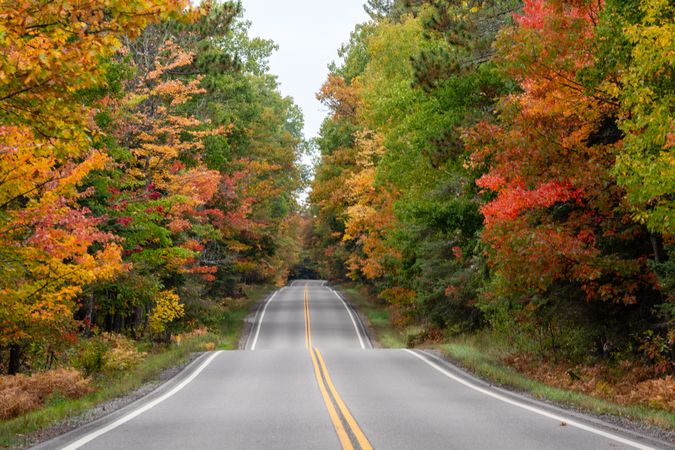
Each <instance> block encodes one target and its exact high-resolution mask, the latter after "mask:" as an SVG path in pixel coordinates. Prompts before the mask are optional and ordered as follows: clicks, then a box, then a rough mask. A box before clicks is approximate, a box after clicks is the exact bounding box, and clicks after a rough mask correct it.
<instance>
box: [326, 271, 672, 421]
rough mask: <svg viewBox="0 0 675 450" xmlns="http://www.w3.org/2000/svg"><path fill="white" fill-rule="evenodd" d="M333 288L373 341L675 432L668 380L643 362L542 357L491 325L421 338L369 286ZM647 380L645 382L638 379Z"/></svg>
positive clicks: (575, 405) (531, 391) (570, 404)
mask: <svg viewBox="0 0 675 450" xmlns="http://www.w3.org/2000/svg"><path fill="white" fill-rule="evenodd" d="M336 288H337V289H339V290H340V291H341V292H343V293H345V294H346V295H347V297H348V299H349V301H350V302H351V303H352V304H353V305H355V306H357V307H358V310H359V311H360V312H361V314H362V315H363V316H364V317H365V319H366V321H367V324H368V326H369V330H370V332H371V333H373V334H374V335H373V336H372V337H373V338H374V340H375V345H376V346H377V345H381V346H382V347H384V348H411V347H419V348H422V349H427V350H435V351H438V352H440V353H441V354H442V355H443V356H444V357H445V358H446V359H448V360H450V361H452V362H453V363H455V364H457V365H458V366H460V367H463V368H464V369H466V370H467V371H469V372H471V373H473V374H475V375H477V376H478V377H479V378H482V379H484V380H487V381H489V382H491V383H494V384H497V385H499V386H504V387H506V388H509V389H513V390H515V391H517V392H523V393H526V394H529V395H531V396H533V397H535V398H538V399H540V400H544V401H552V402H555V403H557V404H560V405H564V406H567V407H572V408H574V409H578V410H581V411H584V412H589V413H592V414H596V415H613V416H617V417H623V418H627V419H630V420H634V421H639V422H644V423H648V424H651V425H656V426H657V427H660V428H662V429H664V430H668V431H671V432H673V431H675V408H673V398H674V394H673V390H674V389H673V386H672V382H671V381H670V380H671V379H670V378H658V379H654V378H653V377H652V376H651V374H650V373H648V374H647V375H646V376H645V375H644V374H642V373H635V371H636V370H639V371H645V370H648V368H645V367H644V366H635V365H633V364H631V363H630V361H624V362H623V363H619V364H616V365H613V364H604V363H598V364H595V365H593V366H589V365H576V366H575V365H572V364H569V363H566V362H564V361H557V362H555V363H548V362H543V361H542V359H540V358H528V357H527V355H525V354H522V353H518V352H517V350H516V349H515V348H514V347H513V346H512V345H509V343H508V342H506V341H504V340H503V338H502V336H500V335H498V334H497V333H494V332H493V331H491V330H489V329H486V330H482V331H481V332H477V333H472V334H463V335H458V336H453V337H450V338H444V337H440V336H436V337H434V338H429V339H428V340H425V341H419V340H418V337H419V332H420V327H419V326H411V325H407V326H404V327H401V326H395V325H394V324H393V323H392V321H391V312H390V310H391V308H390V306H389V305H387V303H386V302H383V301H382V300H378V299H377V297H375V296H373V294H372V292H369V289H368V288H367V287H365V286H363V285H359V284H355V283H353V282H347V283H340V284H338V285H336ZM625 365H630V366H631V367H630V369H629V370H626V367H625ZM627 372H628V376H626V373H627ZM631 372H633V373H632V375H631ZM645 379H646V380H647V381H641V380H645ZM640 383H642V386H640Z"/></svg>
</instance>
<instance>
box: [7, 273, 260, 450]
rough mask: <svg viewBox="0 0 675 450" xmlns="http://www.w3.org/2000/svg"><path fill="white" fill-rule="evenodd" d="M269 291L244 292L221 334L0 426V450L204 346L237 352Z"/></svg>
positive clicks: (170, 350) (154, 376)
mask: <svg viewBox="0 0 675 450" xmlns="http://www.w3.org/2000/svg"><path fill="white" fill-rule="evenodd" d="M270 290H272V287H271V286H255V287H251V288H249V289H248V290H247V292H246V294H247V297H248V299H247V300H246V301H243V302H239V303H237V305H236V306H235V307H233V308H231V309H230V310H228V312H227V315H226V318H225V319H224V320H225V321H226V323H225V324H224V325H225V326H223V330H224V331H223V332H221V333H218V334H214V333H207V334H204V335H201V336H193V337H190V338H188V339H184V340H183V341H181V343H180V345H171V346H168V347H164V348H162V349H161V350H160V351H155V352H154V353H151V354H149V355H148V356H147V357H146V358H144V359H143V360H142V361H141V362H140V363H139V364H138V366H137V367H136V368H135V369H133V370H131V371H126V372H116V373H114V374H109V375H103V376H100V377H99V378H97V379H95V380H94V385H95V387H96V391H95V392H93V393H92V394H89V395H86V396H84V397H82V398H79V399H65V398H62V397H60V396H54V397H53V398H52V399H51V400H50V401H49V402H47V404H46V405H45V407H44V408H41V409H39V410H36V411H32V412H29V413H27V414H25V415H22V416H20V417H17V418H15V419H10V420H6V421H2V422H0V448H11V447H17V446H24V445H26V444H29V442H28V440H29V435H30V434H31V433H34V432H37V431H39V430H42V429H45V428H48V427H50V426H52V425H54V424H56V423H58V422H60V421H63V420H65V419H68V418H71V417H76V416H78V415H81V414H83V413H84V412H86V411H87V410H88V409H90V408H93V407H95V406H97V405H98V404H100V403H103V402H105V401H108V400H111V399H114V398H117V397H120V396H123V395H126V394H128V393H130V392H133V391H134V390H136V389H138V388H140V387H141V386H143V385H144V384H146V383H149V382H155V381H158V380H159V378H160V375H161V374H162V372H163V371H164V370H166V369H169V368H172V367H177V366H181V365H184V364H185V363H186V362H187V361H189V359H190V357H191V356H192V355H193V354H194V353H195V352H202V351H204V349H205V346H206V344H208V343H215V344H216V346H217V348H219V349H222V350H234V349H236V348H238V345H239V337H240V334H241V330H242V326H243V319H244V318H245V317H246V316H247V315H248V313H249V310H250V308H251V305H252V304H254V303H255V302H257V301H258V300H260V299H261V298H263V297H264V296H265V295H266V294H267V293H269V292H270Z"/></svg>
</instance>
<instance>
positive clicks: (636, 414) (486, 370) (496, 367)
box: [439, 333, 675, 430]
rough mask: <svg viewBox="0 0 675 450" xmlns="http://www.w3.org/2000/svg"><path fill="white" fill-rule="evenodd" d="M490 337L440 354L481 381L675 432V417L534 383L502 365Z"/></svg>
mask: <svg viewBox="0 0 675 450" xmlns="http://www.w3.org/2000/svg"><path fill="white" fill-rule="evenodd" d="M489 340H490V337H489V336H488V335H487V333H486V334H483V335H481V334H478V335H471V336H460V337H456V338H452V339H450V340H449V342H448V343H445V344H441V345H440V346H439V347H440V350H441V351H442V352H443V354H444V356H446V357H447V358H448V359H449V360H451V361H453V362H455V363H457V364H458V365H459V366H461V367H464V368H466V369H468V370H469V371H471V372H472V373H474V374H476V375H478V376H479V377H481V378H484V379H487V380H489V381H491V382H493V383H496V384H499V385H502V386H505V387H508V388H511V389H514V390H517V391H521V392H526V393H528V394H530V395H532V396H533V397H535V398H538V399H540V400H549V401H553V402H556V403H559V404H563V405H566V406H571V407H574V408H577V409H579V410H582V411H585V412H590V413H594V414H599V415H604V414H608V415H613V416H619V417H625V418H629V419H632V420H638V421H641V422H645V423H649V424H652V425H656V426H659V427H661V428H664V429H666V430H675V413H671V412H668V411H664V410H660V409H654V408H649V407H647V406H642V405H619V404H617V403H613V402H610V401H608V400H604V399H600V398H597V397H593V396H591V395H587V394H584V393H582V392H576V391H572V390H566V389H560V388H557V387H552V386H548V385H546V384H544V383H542V382H540V381H536V380H532V379H530V378H527V377H526V376H524V375H522V374H521V373H519V372H517V371H516V370H515V369H513V368H511V367H509V366H508V365H506V364H504V363H502V362H501V358H502V356H505V355H506V349H504V348H502V347H501V346H500V345H497V346H495V347H490V344H489V342H488V341H489Z"/></svg>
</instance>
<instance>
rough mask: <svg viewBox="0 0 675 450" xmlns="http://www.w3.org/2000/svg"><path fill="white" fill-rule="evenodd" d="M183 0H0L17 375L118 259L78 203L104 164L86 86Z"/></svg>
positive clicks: (5, 283)
mask: <svg viewBox="0 0 675 450" xmlns="http://www.w3.org/2000/svg"><path fill="white" fill-rule="evenodd" d="M186 5H187V1H186V0H141V1H134V2H128V1H124V0H80V1H77V2H72V1H65V0H51V1H47V0H20V1H12V2H7V1H3V2H0V300H1V301H0V330H1V331H0V348H9V350H10V361H9V364H8V371H9V372H11V373H14V372H16V371H17V370H18V369H19V366H20V356H21V350H22V347H24V346H25V344H27V343H29V342H34V343H35V342H36V341H39V340H42V342H43V343H47V342H59V339H58V338H59V336H62V335H63V334H65V333H67V332H68V331H69V330H70V320H71V319H70V318H71V317H72V311H73V308H74V306H75V303H74V299H75V298H76V296H77V295H78V294H79V293H80V292H81V291H82V288H83V286H85V285H86V284H88V283H91V282H93V281H96V280H100V279H106V278H110V277H111V276H113V275H114V273H116V272H117V271H119V270H120V269H121V267H122V266H121V260H120V249H119V246H118V245H117V244H116V243H115V242H114V238H113V236H112V235H109V234H107V233H102V232H100V231H99V230H98V227H97V225H98V221H97V220H96V219H95V218H93V217H91V214H90V213H89V211H88V210H87V209H85V208H82V207H81V206H79V204H78V201H79V200H81V199H82V198H83V197H85V196H87V195H88V194H89V191H87V190H84V191H81V189H79V188H78V187H79V186H80V185H81V182H82V180H83V179H84V178H85V177H86V176H87V175H88V174H89V173H90V172H91V171H92V170H96V169H100V168H102V167H104V165H105V164H106V162H107V161H108V158H107V157H106V156H105V154H104V153H103V152H100V151H96V150H94V149H93V147H94V146H93V142H94V140H95V139H96V134H97V130H96V127H95V125H94V124H93V120H92V117H93V114H94V111H93V110H92V109H91V108H90V107H88V106H87V105H86V103H85V102H84V100H83V98H84V96H82V95H81V93H82V92H83V91H84V90H91V89H94V88H97V87H99V86H101V85H103V84H104V82H105V81H104V79H105V74H106V65H105V61H106V59H107V58H109V57H110V56H111V55H112V54H113V53H114V52H115V51H116V50H117V49H118V48H119V46H120V41H119V40H120V38H121V37H122V36H130V37H134V36H136V35H137V34H138V33H139V32H140V31H141V30H142V29H143V28H144V27H145V26H146V25H147V24H148V23H151V22H153V21H156V20H159V19H160V18H162V17H167V16H168V15H170V14H178V13H182V12H183V11H184V10H185V8H186ZM37 343H38V344H40V342H37ZM38 346H39V345H38ZM43 347H44V346H43Z"/></svg>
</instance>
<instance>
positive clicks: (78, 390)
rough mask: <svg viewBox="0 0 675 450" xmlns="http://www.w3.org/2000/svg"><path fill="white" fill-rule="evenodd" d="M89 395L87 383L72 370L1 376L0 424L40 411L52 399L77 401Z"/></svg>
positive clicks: (89, 387) (79, 374)
mask: <svg viewBox="0 0 675 450" xmlns="http://www.w3.org/2000/svg"><path fill="white" fill-rule="evenodd" d="M91 391H92V387H91V385H90V380H89V379H88V378H84V377H83V376H82V374H81V373H80V372H78V371H77V370H74V369H55V370H51V371H48V372H41V373H38V374H35V375H32V376H27V375H23V374H19V375H14V376H7V375H5V376H1V377H0V420H7V419H11V418H13V417H16V416H19V415H21V414H24V413H26V412H27V411H30V410H33V409H36V408H39V407H40V406H42V405H43V404H44V403H45V402H46V401H48V400H49V398H50V397H52V396H54V395H61V396H63V397H66V398H78V397H82V396H83V395H86V394H88V393H90V392H91Z"/></svg>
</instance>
